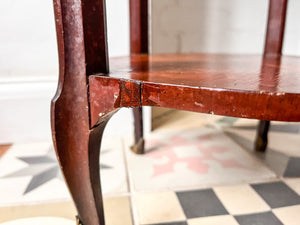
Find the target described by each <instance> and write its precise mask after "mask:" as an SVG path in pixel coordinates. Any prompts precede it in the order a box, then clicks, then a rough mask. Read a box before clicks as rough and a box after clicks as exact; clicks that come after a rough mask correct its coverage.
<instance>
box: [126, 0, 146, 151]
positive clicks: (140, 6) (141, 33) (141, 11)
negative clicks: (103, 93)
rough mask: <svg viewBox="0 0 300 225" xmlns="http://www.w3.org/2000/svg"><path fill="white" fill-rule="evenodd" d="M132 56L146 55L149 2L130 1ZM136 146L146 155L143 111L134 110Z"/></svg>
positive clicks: (142, 0) (135, 148)
mask: <svg viewBox="0 0 300 225" xmlns="http://www.w3.org/2000/svg"><path fill="white" fill-rule="evenodd" d="M129 6H130V54H146V53H148V51H149V43H148V42H149V41H148V29H149V28H148V27H149V26H148V0H130V1H129ZM133 118H134V138H135V144H134V145H133V146H132V147H131V149H132V150H133V152H135V153H137V154H143V153H144V138H143V136H144V131H143V109H142V108H141V107H139V108H133Z"/></svg>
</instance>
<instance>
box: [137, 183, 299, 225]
mask: <svg viewBox="0 0 300 225" xmlns="http://www.w3.org/2000/svg"><path fill="white" fill-rule="evenodd" d="M145 195H146V196H137V197H136V198H137V200H136V201H135V202H136V204H137V207H138V216H139V224H147V225H150V224H151V225H152V224H155V225H221V224H224V225H257V224H259V225H283V224H284V225H296V224H300V215H299V214H300V196H299V194H298V193H297V192H296V191H295V190H293V189H292V188H291V187H290V186H288V185H287V184H286V183H285V182H284V181H271V182H265V183H254V184H242V185H235V186H222V187H214V188H209V189H200V190H189V191H179V192H174V194H172V193H171V192H165V193H164V195H165V196H163V194H159V195H157V194H145ZM148 203H152V205H153V204H154V205H157V206H158V205H159V204H161V205H160V207H157V208H155V209H153V208H151V209H148V207H147V205H146V204H148ZM147 222H150V223H147Z"/></svg>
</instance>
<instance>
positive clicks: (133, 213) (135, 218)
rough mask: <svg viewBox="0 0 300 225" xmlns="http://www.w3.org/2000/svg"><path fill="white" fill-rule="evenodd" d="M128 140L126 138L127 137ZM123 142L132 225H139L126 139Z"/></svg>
mask: <svg viewBox="0 0 300 225" xmlns="http://www.w3.org/2000/svg"><path fill="white" fill-rule="evenodd" d="M125 138H126V137H125ZM121 140H122V146H123V148H122V149H123V158H124V165H125V172H126V180H127V188H128V192H129V200H130V212H131V218H132V223H133V225H138V222H137V221H138V215H137V209H136V206H135V204H134V201H133V192H134V191H133V190H134V189H133V181H132V177H131V174H130V172H129V166H128V161H127V156H126V151H127V148H126V147H127V146H126V144H125V140H124V137H123V138H122V139H121Z"/></svg>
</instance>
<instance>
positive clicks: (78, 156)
mask: <svg viewBox="0 0 300 225" xmlns="http://www.w3.org/2000/svg"><path fill="white" fill-rule="evenodd" d="M286 7H287V0H270V9H269V17H268V27H267V35H266V44H265V52H264V54H263V55H262V56H255V55H217V54H215V55H213V54H182V55H180V54H166V55H147V54H142V53H148V15H147V14H148V1H147V0H130V10H131V16H130V29H131V37H130V40H131V56H129V57H120V58H114V59H111V60H110V63H111V68H112V69H111V71H109V66H108V56H107V38H106V16H105V0H94V1H92V0H91V1H88V0H54V9H55V20H56V29H57V41H58V48H59V61H60V65H59V72H60V76H59V83H58V89H57V93H56V95H55V97H54V99H53V100H52V105H51V126H52V135H53V141H54V146H55V149H56V152H57V157H58V159H59V162H60V165H61V169H62V171H63V174H64V177H65V180H66V183H67V184H68V187H69V190H70V192H71V195H72V198H73V200H74V202H75V205H76V208H77V211H78V219H77V223H78V224H84V225H104V213H103V203H102V194H101V185H100V177H99V151H100V144H101V139H102V134H103V130H104V128H105V125H106V123H107V122H108V120H109V119H110V117H111V116H112V115H113V114H114V113H115V112H116V111H117V110H118V109H119V108H121V107H137V108H138V109H136V110H135V115H136V116H135V120H136V121H135V124H136V126H137V127H136V136H135V137H136V143H137V144H136V145H135V147H137V148H136V149H137V150H136V151H137V152H141V150H140V149H142V147H141V146H143V145H144V142H143V139H142V135H143V134H142V126H141V125H142V119H141V118H142V117H141V115H142V111H141V106H143V105H147V106H159V107H168V108H175V109H183V110H190V111H196V112H203V113H210V114H218V115H227V116H236V117H243V118H255V119H261V120H264V121H269V120H279V121H300V111H299V107H300V106H299V105H300V104H299V103H300V58H299V57H288V56H281V55H280V54H281V47H282V41H283V33H284V21H285V14H286ZM267 123H268V122H262V126H261V127H260V128H259V129H260V130H259V137H263V139H262V141H263V144H264V143H265V144H266V143H267V139H266V137H267V130H268V124H267ZM266 128H267V129H266ZM264 138H265V139H264ZM141 140H142V141H141Z"/></svg>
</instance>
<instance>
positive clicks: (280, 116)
mask: <svg viewBox="0 0 300 225" xmlns="http://www.w3.org/2000/svg"><path fill="white" fill-rule="evenodd" d="M110 61H111V62H110V65H111V73H110V74H109V75H108V76H107V75H92V76H90V77H89V87H90V106H91V116H92V124H95V123H96V122H97V120H98V118H99V114H101V113H107V112H109V111H112V110H114V109H116V108H119V107H138V106H159V107H166V108H175V109H181V110H189V111H195V112H202V113H210V114H217V115H225V116H234V117H242V118H253V119H261V120H278V121H300V110H298V105H299V103H300V58H298V57H291V56H282V57H280V58H278V57H271V56H269V57H262V56H257V55H214V54H166V55H134V56H128V57H119V58H112V59H110Z"/></svg>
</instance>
